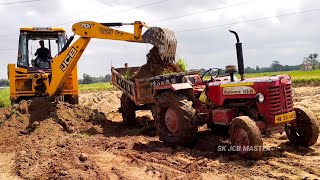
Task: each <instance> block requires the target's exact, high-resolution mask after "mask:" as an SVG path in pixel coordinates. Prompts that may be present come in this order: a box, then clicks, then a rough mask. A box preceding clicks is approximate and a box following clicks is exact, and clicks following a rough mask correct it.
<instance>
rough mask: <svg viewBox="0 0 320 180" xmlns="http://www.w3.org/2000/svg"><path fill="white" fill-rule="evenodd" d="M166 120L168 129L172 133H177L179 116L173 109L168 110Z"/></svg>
mask: <svg viewBox="0 0 320 180" xmlns="http://www.w3.org/2000/svg"><path fill="white" fill-rule="evenodd" d="M164 118H165V119H164V120H165V123H166V126H167V129H168V130H169V131H170V133H172V134H175V133H177V132H178V128H179V116H178V114H177V113H176V112H175V111H174V110H173V109H171V108H168V109H167V112H166V114H165V117H164Z"/></svg>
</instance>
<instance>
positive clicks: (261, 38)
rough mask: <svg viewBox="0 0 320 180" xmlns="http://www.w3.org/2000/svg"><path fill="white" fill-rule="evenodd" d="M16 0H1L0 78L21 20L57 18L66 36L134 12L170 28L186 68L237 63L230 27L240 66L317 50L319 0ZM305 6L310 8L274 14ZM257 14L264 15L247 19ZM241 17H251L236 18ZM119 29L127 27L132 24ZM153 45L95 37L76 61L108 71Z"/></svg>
mask: <svg viewBox="0 0 320 180" xmlns="http://www.w3.org/2000/svg"><path fill="white" fill-rule="evenodd" d="M17 1H23V0H0V14H1V16H0V22H2V26H1V28H0V58H1V59H0V78H6V77H7V64H8V63H16V60H17V47H18V36H19V28H20V27H24V26H29V27H30V26H31V27H32V26H37V27H39V26H41V27H43V26H61V27H64V28H65V29H66V31H67V34H68V35H69V36H70V35H72V31H71V26H72V24H73V23H75V22H78V21H83V20H92V21H96V22H133V21H136V20H138V21H144V22H146V23H147V24H148V25H149V26H160V27H166V28H169V29H172V30H173V31H175V32H176V37H177V40H178V47H177V57H182V58H184V59H185V60H186V61H187V63H188V68H189V69H196V68H209V67H220V68H223V67H225V66H226V65H229V64H236V53H235V37H234V35H232V34H230V33H229V32H228V30H229V29H232V30H235V31H237V32H238V34H239V36H240V40H241V41H242V43H243V49H244V61H245V66H251V67H255V66H269V65H270V64H271V63H272V61H274V60H278V61H280V63H281V64H288V65H296V64H301V63H302V60H303V57H305V56H307V55H308V54H309V53H314V52H318V53H319V44H318V43H319V40H320V35H319V29H320V25H319V23H318V22H319V18H320V1H319V0H162V1H161V0H139V1H133V0H117V1H111V0H39V1H35V2H29V3H20V4H8V3H10V2H17ZM214 9H215V10H214ZM309 10H314V11H311V12H306V13H298V14H295V15H286V16H279V15H283V14H290V13H295V12H305V11H309ZM190 14H194V15H190ZM274 16H279V17H274ZM266 17H273V18H266ZM263 18H266V19H263ZM255 19H263V20H259V21H251V20H255ZM245 21H249V22H246V23H236V22H245ZM123 30H126V31H129V32H132V31H133V27H126V28H124V29H123ZM188 30H191V31H188ZM151 47H152V46H151V45H146V44H138V43H129V42H120V41H110V40H92V41H91V42H90V44H89V45H88V47H87V49H86V50H85V52H84V54H83V56H82V57H81V59H80V61H79V63H78V74H79V76H80V77H82V74H83V73H87V74H90V75H92V76H100V75H105V74H107V73H110V67H111V64H112V65H113V66H114V67H120V66H121V67H122V66H123V64H124V63H125V62H128V64H129V66H140V65H142V64H144V63H146V58H145V55H146V53H147V52H148V50H149V49H150V48H151ZM35 48H37V47H35Z"/></svg>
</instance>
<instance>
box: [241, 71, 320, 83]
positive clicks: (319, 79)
mask: <svg viewBox="0 0 320 180" xmlns="http://www.w3.org/2000/svg"><path fill="white" fill-rule="evenodd" d="M277 74H287V75H290V76H291V78H292V81H293V83H305V84H312V83H320V70H313V71H282V72H264V73H252V74H245V77H247V78H252V77H262V76H272V75H277Z"/></svg>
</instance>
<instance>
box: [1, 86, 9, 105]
mask: <svg viewBox="0 0 320 180" xmlns="http://www.w3.org/2000/svg"><path fill="white" fill-rule="evenodd" d="M7 106H10V100H9V88H8V87H6V88H3V89H0V108H1V107H7Z"/></svg>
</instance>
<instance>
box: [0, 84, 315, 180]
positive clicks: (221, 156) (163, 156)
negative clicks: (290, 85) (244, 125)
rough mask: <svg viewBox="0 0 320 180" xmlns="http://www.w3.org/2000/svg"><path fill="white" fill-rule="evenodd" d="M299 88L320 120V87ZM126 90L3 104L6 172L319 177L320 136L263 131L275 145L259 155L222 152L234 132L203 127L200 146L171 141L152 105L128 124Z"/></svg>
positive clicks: (8, 175) (0, 139) (1, 145)
mask: <svg viewBox="0 0 320 180" xmlns="http://www.w3.org/2000/svg"><path fill="white" fill-rule="evenodd" d="M295 90H296V96H295V104H299V105H304V106H306V107H310V108H311V110H313V111H314V112H315V113H317V114H316V116H317V117H318V119H320V116H319V113H318V112H319V107H320V106H319V104H320V99H319V98H315V97H318V96H319V93H320V88H319V87H308V88H297V89H295ZM120 96H121V92H119V91H114V92H112V91H104V92H92V93H89V92H87V93H85V94H80V103H83V102H86V104H87V105H88V107H83V106H81V105H80V106H78V105H76V106H74V105H69V104H66V103H53V104H52V103H47V102H45V101H41V102H37V103H35V104H33V103H32V102H30V101H23V102H21V103H20V104H19V105H16V106H13V107H11V108H4V109H0V179H15V178H16V179H21V178H22V179H318V178H319V177H320V170H319V163H318V162H319V161H320V139H319V140H318V142H317V143H316V144H315V145H314V146H312V147H309V148H306V147H297V146H294V145H292V144H290V143H288V140H287V137H286V135H285V134H282V135H280V134H275V135H273V136H272V137H270V138H263V141H264V146H265V147H268V148H270V150H269V151H265V152H264V155H263V157H262V159H261V160H259V161H251V160H246V159H244V158H243V157H241V156H240V155H238V153H234V152H228V151H224V152H221V151H219V150H218V147H219V146H221V145H222V146H226V147H227V149H228V148H229V146H230V143H229V140H228V138H224V137H219V136H214V135H212V133H211V132H210V131H209V130H208V129H207V128H206V127H205V126H202V127H200V128H199V132H198V133H197V136H198V139H199V140H198V142H197V143H196V144H195V146H194V147H191V148H186V147H179V146H176V147H174V146H168V145H166V144H165V143H163V142H161V141H159V137H158V136H156V130H155V128H154V121H153V120H152V118H151V113H150V112H148V113H146V112H145V111H138V112H137V122H138V124H137V125H136V126H132V127H131V126H130V127H127V126H124V125H123V124H122V118H121V114H120V113H119V112H118V111H117V110H116V109H117V108H119V106H120V100H119V99H120V98H119V97H120ZM98 99H99V100H98ZM39 104H41V108H42V109H44V110H45V111H44V110H39V109H38V108H40V106H37V105H39ZM89 105H90V106H89ZM33 107H34V108H33ZM89 107H91V108H95V107H96V108H98V110H93V109H90V108H89ZM100 111H103V114H102V113H100ZM31 117H32V118H31ZM28 129H30V130H28Z"/></svg>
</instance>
